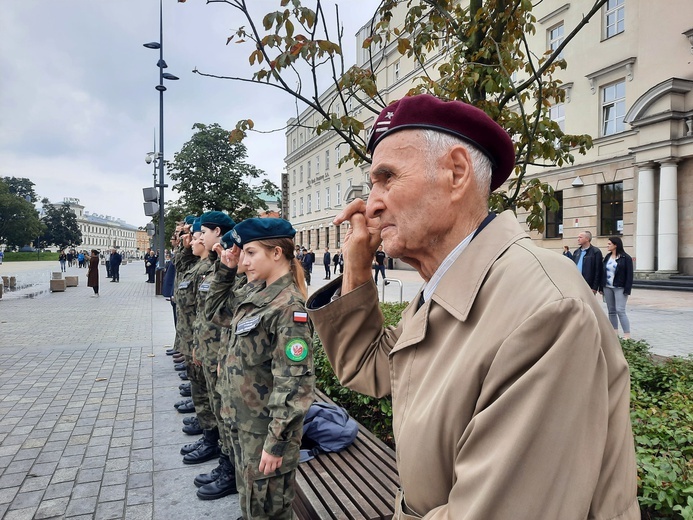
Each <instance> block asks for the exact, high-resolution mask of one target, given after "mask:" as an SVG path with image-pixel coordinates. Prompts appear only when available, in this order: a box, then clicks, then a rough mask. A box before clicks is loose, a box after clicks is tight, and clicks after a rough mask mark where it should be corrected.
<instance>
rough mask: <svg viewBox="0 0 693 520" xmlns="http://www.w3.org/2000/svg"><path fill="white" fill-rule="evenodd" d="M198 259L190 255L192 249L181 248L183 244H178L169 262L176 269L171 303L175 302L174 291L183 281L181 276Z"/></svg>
mask: <svg viewBox="0 0 693 520" xmlns="http://www.w3.org/2000/svg"><path fill="white" fill-rule="evenodd" d="M199 259H200V258H199V257H197V256H195V255H193V254H192V248H190V247H187V248H186V247H183V243H182V242H181V243H179V244H178V248H177V251H176V252H175V254H174V255H173V258H172V259H171V261H172V262H173V267H175V268H176V277H175V278H174V279H173V301H175V300H176V289H177V288H178V284H179V283H180V281H181V280H182V279H183V276H182V275H183V274H185V272H186V271H188V270H189V269H190V268H192V266H194V265H195V264H196V263H197V261H198V260H199Z"/></svg>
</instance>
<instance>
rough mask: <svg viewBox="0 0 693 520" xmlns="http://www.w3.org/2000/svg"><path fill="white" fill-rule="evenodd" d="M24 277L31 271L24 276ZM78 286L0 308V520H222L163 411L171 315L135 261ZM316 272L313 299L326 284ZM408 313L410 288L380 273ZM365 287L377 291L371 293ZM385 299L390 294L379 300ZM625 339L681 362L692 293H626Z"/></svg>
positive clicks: (7, 269) (405, 274)
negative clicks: (203, 494)
mask: <svg viewBox="0 0 693 520" xmlns="http://www.w3.org/2000/svg"><path fill="white" fill-rule="evenodd" d="M56 267H57V265H56V263H55V262H41V263H33V262H27V263H21V264H15V263H8V262H6V263H4V264H3V265H2V266H0V275H7V274H15V273H16V274H17V275H18V276H19V275H20V274H22V273H23V274H22V276H28V275H32V276H38V277H39V278H41V276H43V278H45V279H46V280H47V279H48V276H49V275H48V273H50V271H51V270H56ZM37 271H43V274H42V275H40V276H39V275H37ZM67 274H76V275H78V276H79V283H80V286H79V287H75V288H69V289H68V290H67V291H66V292H64V293H52V294H51V293H44V294H43V295H41V296H38V297H36V298H16V297H12V296H11V295H9V294H8V295H6V298H3V299H2V300H0V355H2V360H3V362H2V364H1V365H0V418H1V419H2V420H0V517H2V518H4V519H7V520H15V519H32V518H36V519H45V518H75V519H109V518H126V519H143V520H150V519H156V520H177V519H181V520H182V519H186V520H187V519H190V518H200V517H203V516H213V517H217V518H231V519H233V518H236V517H237V516H238V515H239V514H240V511H239V508H238V499H237V497H235V496H230V497H226V498H223V499H221V500H216V501H209V502H202V501H200V500H198V499H197V497H196V496H195V487H194V485H193V483H192V480H193V478H194V476H195V475H196V474H198V473H200V472H207V471H209V470H211V469H212V468H213V467H214V466H215V464H216V463H215V462H208V463H206V464H202V465H197V466H185V465H183V464H182V462H181V459H182V457H181V456H180V454H179V449H180V447H181V446H182V445H183V444H184V443H187V442H191V441H193V440H195V439H196V438H197V437H189V436H187V435H185V434H184V433H182V432H181V426H182V423H181V419H182V418H183V416H182V415H181V414H178V413H177V412H176V411H175V410H174V408H173V403H175V402H176V401H178V400H180V399H181V397H180V396H179V393H178V384H179V383H180V379H179V378H178V377H177V375H176V373H175V372H174V370H173V367H172V363H171V359H170V357H168V356H166V355H165V348H166V346H167V345H170V344H172V342H173V337H174V330H173V316H172V312H171V306H170V304H169V303H168V302H166V301H165V300H164V299H163V298H162V297H156V296H154V287H153V284H147V283H144V280H145V279H146V277H145V275H144V266H143V263H142V262H136V263H134V264H128V265H125V266H123V267H121V282H120V283H118V284H116V283H110V282H109V281H108V280H107V279H105V269H102V271H101V280H102V282H101V283H102V287H101V291H100V292H101V297H100V298H98V299H96V298H90V295H91V294H92V290H91V289H90V288H87V287H86V270H84V269H78V268H70V269H68V273H67ZM322 274H323V273H322V270H321V269H317V268H316V270H315V272H314V276H313V285H312V286H311V287H310V290H311V291H314V290H315V289H317V288H318V287H320V286H322V285H324V284H325V283H327V282H326V281H324V280H321V279H318V278H322V276H321V275H322ZM387 274H388V276H390V277H391V278H393V279H397V280H401V281H402V282H403V299H404V300H405V301H408V300H411V299H412V298H413V297H414V296H415V294H416V292H417V291H418V289H419V287H420V286H421V283H422V281H421V279H420V278H419V276H418V274H417V273H416V272H413V271H403V270H402V271H388V273H387ZM381 289H382V285H381V284H379V286H378V291H379V294H380V292H381ZM385 297H386V300H388V301H398V300H399V285H398V283H396V282H393V283H391V284H390V285H388V286H387V287H386V288H385ZM628 311H629V315H630V318H631V323H632V326H633V336H634V338H636V339H640V338H643V339H645V340H647V341H648V342H649V343H650V344H651V345H652V346H653V351H654V352H656V353H659V354H662V355H674V354H677V355H686V354H690V353H693V347H692V346H691V340H690V336H691V334H690V323H692V322H693V293H679V292H670V291H647V290H636V291H635V292H634V294H633V296H632V297H631V299H630V300H629V302H628Z"/></svg>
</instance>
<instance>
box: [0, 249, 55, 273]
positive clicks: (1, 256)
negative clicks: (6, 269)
mask: <svg viewBox="0 0 693 520" xmlns="http://www.w3.org/2000/svg"><path fill="white" fill-rule="evenodd" d="M3 258H5V252H4V251H3V250H2V249H0V265H2V260H3ZM63 271H64V269H63Z"/></svg>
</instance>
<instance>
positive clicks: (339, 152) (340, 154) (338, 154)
mask: <svg viewBox="0 0 693 520" xmlns="http://www.w3.org/2000/svg"><path fill="white" fill-rule="evenodd" d="M335 150H337V164H339V161H340V159H341V158H342V150H341V148H340V147H339V145H337V146H335Z"/></svg>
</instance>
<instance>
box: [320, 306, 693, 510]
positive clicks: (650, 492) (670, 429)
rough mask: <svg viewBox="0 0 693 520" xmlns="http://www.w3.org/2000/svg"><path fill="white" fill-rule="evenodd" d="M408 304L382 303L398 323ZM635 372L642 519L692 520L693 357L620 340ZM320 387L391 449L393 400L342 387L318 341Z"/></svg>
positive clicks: (633, 391)
mask: <svg viewBox="0 0 693 520" xmlns="http://www.w3.org/2000/svg"><path fill="white" fill-rule="evenodd" d="M405 306H406V304H388V303H383V304H381V308H382V310H383V314H384V316H385V324H386V325H395V324H396V323H397V322H398V321H399V319H400V315H401V312H402V310H403V309H404V307H405ZM621 344H622V346H623V351H624V353H625V356H626V359H627V360H628V364H629V365H630V370H631V418H632V423H633V435H634V436H635V445H636V456H637V463H638V497H639V500H640V506H641V510H642V515H643V516H642V517H643V518H644V519H652V520H654V519H657V520H659V519H665V518H667V519H672V518H676V519H684V520H693V357H689V358H688V359H681V358H672V359H664V358H657V357H656V356H655V357H653V356H652V355H651V354H650V352H649V348H648V346H647V344H646V343H644V342H636V341H630V340H622V341H621ZM315 347H316V348H315V365H316V369H315V372H316V377H317V384H318V387H319V388H320V389H321V390H322V391H323V392H325V393H326V394H327V395H329V396H330V397H331V398H332V399H333V400H334V401H335V402H337V403H339V404H340V405H341V406H343V407H344V408H346V409H347V410H349V413H350V414H351V415H352V416H353V417H354V418H355V419H356V420H357V421H359V422H360V423H361V424H363V425H364V426H365V427H366V428H368V429H369V430H370V431H372V432H373V433H375V434H376V435H377V436H378V437H379V438H380V439H382V440H383V441H385V442H386V443H387V444H389V445H390V446H393V445H394V440H393V437H392V401H391V399H390V398H389V397H386V398H382V399H375V398H373V397H368V396H364V395H361V394H359V393H357V392H353V391H351V390H348V389H346V388H344V387H343V386H341V385H340V384H339V381H337V378H336V377H335V375H334V372H333V371H332V367H331V366H330V364H329V362H328V361H327V357H326V356H325V352H324V350H323V349H322V344H321V343H320V340H319V339H318V338H317V335H316V338H315Z"/></svg>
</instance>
